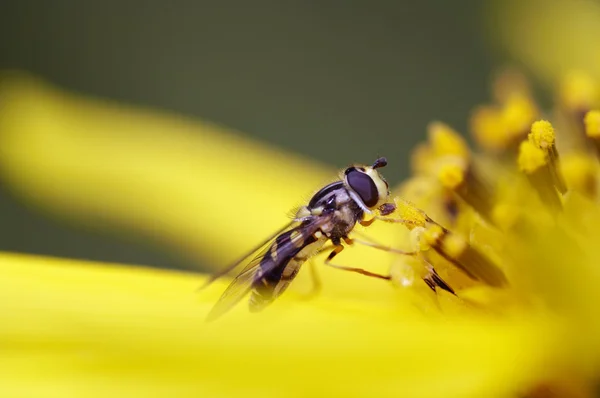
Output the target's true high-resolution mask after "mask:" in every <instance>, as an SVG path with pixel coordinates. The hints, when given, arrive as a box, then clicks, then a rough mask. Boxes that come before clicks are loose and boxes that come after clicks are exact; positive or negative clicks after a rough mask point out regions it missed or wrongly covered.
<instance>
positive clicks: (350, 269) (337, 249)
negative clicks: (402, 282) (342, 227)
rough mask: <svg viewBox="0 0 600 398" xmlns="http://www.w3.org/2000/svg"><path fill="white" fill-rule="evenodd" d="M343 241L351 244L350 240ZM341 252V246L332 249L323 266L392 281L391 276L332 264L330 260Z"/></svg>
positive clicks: (342, 247)
mask: <svg viewBox="0 0 600 398" xmlns="http://www.w3.org/2000/svg"><path fill="white" fill-rule="evenodd" d="M344 240H345V241H346V243H348V244H352V240H350V239H349V238H346V239H344ZM342 250H344V246H342V245H336V246H335V247H334V248H333V251H332V252H331V253H329V256H327V259H325V265H328V266H330V267H333V268H337V269H340V270H342V271H349V272H356V273H357V274H361V275H365V276H370V277H373V278H379V279H385V280H391V279H392V276H391V275H381V274H376V273H374V272H371V271H367V270H365V269H362V268H355V267H346V266H343V265H336V264H332V263H331V260H333V258H334V257H335V256H337V255H338V254H340V253H341V252H342Z"/></svg>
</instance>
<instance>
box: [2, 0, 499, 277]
mask: <svg viewBox="0 0 600 398" xmlns="http://www.w3.org/2000/svg"><path fill="white" fill-rule="evenodd" d="M483 4H485V2H480V1H475V0H467V1H445V0H439V1H432V0H429V1H418V2H417V1H389V2H387V1H381V2H377V1H375V2H371V1H369V2H367V1H362V2H358V1H356V2H352V1H281V0H264V1H242V0H238V1H213V2H208V1H180V2H167V1H146V2H141V1H135V2H133V1H130V2H127V1H125V2H124V1H115V0H111V1H102V2H100V1H89V2H85V1H47V2H46V1H6V0H5V1H3V2H1V5H0V68H19V69H25V70H28V71H30V72H34V73H36V74H38V75H40V76H42V77H44V78H46V79H48V80H50V81H52V82H54V83H56V84H58V85H61V86H63V87H65V88H68V89H71V90H75V91H78V92H83V93H89V94H92V95H95V96H101V97H108V98H113V99H118V100H122V101H125V102H129V103H134V104H140V105H147V106H152V107H157V108H163V109H167V110H173V111H177V112H179V113H183V114H187V115H191V116H198V117H202V118H206V119H210V120H212V121H216V122H218V123H221V124H224V125H227V126H230V127H233V128H235V129H237V130H240V131H243V132H246V133H247V134H249V135H250V136H253V137H256V138H257V139H260V140H264V141H269V142H272V143H275V144H277V145H279V146H281V147H284V148H287V149H289V150H293V151H296V152H300V153H303V154H306V155H309V156H312V157H314V158H317V159H321V160H325V161H327V162H329V163H331V164H333V165H335V166H338V167H343V166H344V165H346V164H347V163H351V162H354V161H363V162H368V161H371V160H372V159H373V158H374V157H375V156H376V155H379V154H384V155H386V156H388V158H389V160H390V161H391V162H393V163H394V168H395V170H396V171H397V173H396V175H394V176H389V179H390V180H391V181H392V182H397V181H399V180H400V179H402V178H404V177H405V176H406V175H407V173H408V168H407V166H408V159H407V156H408V154H409V151H410V149H411V148H412V147H413V146H414V144H415V143H416V142H417V141H419V140H421V139H423V137H424V128H425V126H426V124H427V123H428V122H429V121H430V120H432V119H441V120H444V121H446V122H449V123H451V124H452V125H453V126H455V127H456V128H459V129H461V130H462V131H465V129H466V121H467V117H468V114H469V111H470V109H471V108H472V107H473V105H475V104H476V103H479V102H482V101H485V100H487V98H488V87H489V80H488V79H489V77H490V73H491V71H492V64H493V63H492V54H491V52H490V51H489V49H487V48H486V47H485V42H484V32H485V30H484V21H483V18H482V11H483V10H482V9H481V7H482V6H483ZM0 219H1V222H0V249H1V250H10V251H22V252H31V253H38V254H49V255H56V256H66V257H78V258H85V259H94V260H103V261H119V262H130V263H139V264H147V265H161V266H164V265H167V266H171V267H190V266H192V265H191V264H187V263H186V262H185V260H183V259H181V258H179V257H178V256H177V254H176V253H169V252H166V251H163V250H161V248H157V247H151V246H150V245H149V244H145V243H144V242H141V241H135V240H128V241H124V240H122V239H119V238H116V237H112V236H108V235H104V234H99V233H98V234H95V233H93V232H90V231H89V230H79V229H77V228H76V227H74V226H66V225H61V224H58V223H56V222H53V221H50V220H48V219H46V218H44V217H43V216H42V215H39V214H35V213H33V212H32V211H30V210H28V209H27V208H25V207H24V206H23V205H21V204H19V203H18V201H17V200H15V199H14V198H12V197H11V196H10V195H9V194H8V193H7V192H6V191H5V190H4V189H2V191H1V192H0Z"/></svg>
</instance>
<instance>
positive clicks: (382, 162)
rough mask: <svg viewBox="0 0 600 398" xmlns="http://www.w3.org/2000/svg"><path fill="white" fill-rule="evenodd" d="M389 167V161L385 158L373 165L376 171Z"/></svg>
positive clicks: (379, 159)
mask: <svg viewBox="0 0 600 398" xmlns="http://www.w3.org/2000/svg"><path fill="white" fill-rule="evenodd" d="M385 166H387V159H386V158H384V157H381V158H378V159H377V160H376V161H375V162H374V163H373V166H372V167H373V168H374V169H378V168H380V167H385Z"/></svg>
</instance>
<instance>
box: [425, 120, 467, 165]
mask: <svg viewBox="0 0 600 398" xmlns="http://www.w3.org/2000/svg"><path fill="white" fill-rule="evenodd" d="M427 131H428V134H429V142H430V144H431V147H432V149H433V153H434V154H435V155H437V156H445V155H454V156H458V157H460V158H463V159H466V158H468V157H469V148H468V146H467V143H466V142H465V141H464V140H463V138H462V137H461V136H460V135H459V134H458V133H457V132H456V131H454V130H453V129H452V128H451V127H450V126H448V125H447V124H445V123H442V122H433V123H431V124H429V126H428V128H427Z"/></svg>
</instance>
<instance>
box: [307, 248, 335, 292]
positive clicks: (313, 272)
mask: <svg viewBox="0 0 600 398" xmlns="http://www.w3.org/2000/svg"><path fill="white" fill-rule="evenodd" d="M332 247H333V246H332V245H328V246H325V247H322V248H321V249H319V250H318V251H317V253H315V255H317V254H320V253H323V252H324V251H327V250H331V248H332ZM307 262H308V267H309V270H310V282H311V287H310V290H309V291H308V292H307V293H305V294H302V298H303V299H305V300H310V299H312V298H313V297H315V296H316V295H318V294H319V292H321V289H322V288H323V284H322V282H321V278H320V277H319V272H318V271H317V267H316V265H315V261H314V260H313V258H309V259H308V261H307Z"/></svg>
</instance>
